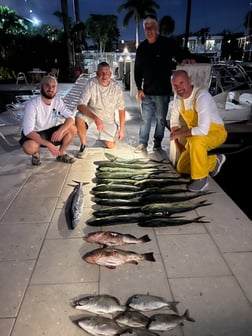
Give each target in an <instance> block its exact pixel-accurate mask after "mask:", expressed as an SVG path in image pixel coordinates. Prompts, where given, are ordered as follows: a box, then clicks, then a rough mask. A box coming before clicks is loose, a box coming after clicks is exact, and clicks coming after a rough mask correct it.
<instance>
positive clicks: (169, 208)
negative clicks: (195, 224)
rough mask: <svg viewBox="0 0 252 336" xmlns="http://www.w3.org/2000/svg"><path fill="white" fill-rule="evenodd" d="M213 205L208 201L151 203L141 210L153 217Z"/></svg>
mask: <svg viewBox="0 0 252 336" xmlns="http://www.w3.org/2000/svg"><path fill="white" fill-rule="evenodd" d="M211 204H212V203H207V200H203V201H200V202H196V203H192V202H191V201H184V202H170V203H151V204H147V205H144V206H143V207H142V208H141V209H142V212H143V213H145V214H149V215H150V214H152V215H154V214H155V215H160V216H163V215H168V214H169V215H171V214H173V213H179V212H185V211H191V210H194V209H197V208H198V207H203V206H207V205H211Z"/></svg>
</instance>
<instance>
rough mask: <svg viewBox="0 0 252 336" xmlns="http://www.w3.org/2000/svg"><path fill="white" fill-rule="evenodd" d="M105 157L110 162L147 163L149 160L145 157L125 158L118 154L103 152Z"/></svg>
mask: <svg viewBox="0 0 252 336" xmlns="http://www.w3.org/2000/svg"><path fill="white" fill-rule="evenodd" d="M104 155H105V157H106V158H107V159H108V160H109V161H112V162H123V163H147V162H149V161H150V160H149V159H145V158H137V159H126V158H120V157H118V156H115V155H113V154H111V153H104Z"/></svg>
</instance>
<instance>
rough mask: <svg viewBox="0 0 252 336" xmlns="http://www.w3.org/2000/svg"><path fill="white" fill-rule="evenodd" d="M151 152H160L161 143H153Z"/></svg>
mask: <svg viewBox="0 0 252 336" xmlns="http://www.w3.org/2000/svg"><path fill="white" fill-rule="evenodd" d="M153 150H154V151H160V150H162V147H161V142H157V141H154V146H153Z"/></svg>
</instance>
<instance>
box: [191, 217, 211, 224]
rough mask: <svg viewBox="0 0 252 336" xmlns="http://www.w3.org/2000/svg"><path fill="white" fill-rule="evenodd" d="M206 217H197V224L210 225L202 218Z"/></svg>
mask: <svg viewBox="0 0 252 336" xmlns="http://www.w3.org/2000/svg"><path fill="white" fill-rule="evenodd" d="M204 217H205V216H199V217H196V218H195V219H194V221H195V222H197V223H210V221H204V220H203V219H202V218H204Z"/></svg>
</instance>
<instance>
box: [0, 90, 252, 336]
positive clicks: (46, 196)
mask: <svg viewBox="0 0 252 336" xmlns="http://www.w3.org/2000/svg"><path fill="white" fill-rule="evenodd" d="M59 89H62V90H65V89H66V87H63V86H60V87H59ZM125 99H126V107H127V121H126V132H125V138H124V139H123V140H122V141H120V142H118V144H117V147H116V148H115V149H113V150H107V149H105V148H104V147H103V146H102V143H101V142H99V141H97V131H96V129H95V128H94V127H93V126H91V127H90V129H89V130H88V151H87V155H86V157H85V158H84V159H77V160H76V162H75V163H74V164H72V165H68V164H63V163H60V162H57V161H56V160H55V158H53V157H52V156H51V155H50V153H49V152H48V151H47V150H43V151H42V165H41V166H38V167H35V166H31V162H30V157H28V156H27V155H26V154H24V153H23V151H22V150H21V149H20V148H19V146H15V143H17V141H18V139H19V133H18V127H16V126H13V127H6V128H1V131H2V132H4V133H5V135H6V137H7V138H8V140H9V141H10V142H12V143H13V144H14V146H13V147H9V146H7V145H5V144H4V143H3V142H2V140H0V141H1V142H0V186H1V189H0V195H1V198H0V230H1V235H0V266H1V268H0V302H1V306H0V335H1V336H45V335H46V336H55V335H60V336H78V335H80V336H81V335H85V334H86V333H85V332H84V331H83V330H82V329H81V328H79V327H78V326H76V325H75V324H74V323H73V322H72V319H73V318H74V317H76V316H82V315H83V314H86V312H84V311H80V310H76V309H74V308H73V307H71V305H70V302H71V300H72V299H73V298H75V297H77V296H80V295H88V294H110V295H114V296H116V297H117V298H118V299H119V300H120V302H121V303H122V304H125V302H126V300H127V298H128V297H129V296H131V295H133V294H136V293H138V294H139V293H140V294H147V293H148V294H151V295H158V296H162V297H163V298H165V299H166V300H168V301H171V300H175V301H179V304H178V306H177V308H178V313H179V314H180V315H181V314H183V313H184V312H185V310H186V309H189V312H190V316H191V317H193V318H194V319H195V322H189V321H185V322H184V326H178V327H176V328H175V329H173V330H171V331H168V332H165V333H163V334H164V335H167V336H168V335H171V336H175V335H176V336H195V335H197V336H249V335H252V285H251V284H252V223H251V221H250V220H249V218H248V217H247V216H246V215H245V214H244V213H243V212H242V211H241V209H240V208H239V207H238V206H237V205H236V204H235V203H234V202H233V201H232V200H231V199H230V198H229V197H228V196H227V195H226V193H225V192H224V191H223V190H222V189H221V188H220V187H219V186H218V184H217V183H216V182H215V181H214V180H213V179H211V178H210V183H209V190H211V191H213V193H212V194H209V195H204V196H201V197H200V198H199V200H203V199H204V200H207V201H209V202H210V203H211V205H208V206H205V207H200V208H198V209H196V210H193V211H190V212H186V213H184V215H185V218H188V219H190V218H195V217H197V216H204V219H205V220H206V221H208V223H192V224H188V225H184V226H173V227H165V228H154V229H153V228H141V227H139V226H138V225H137V224H132V223H127V224H121V225H113V226H108V227H102V228H95V227H91V226H88V225H87V224H86V221H87V220H88V219H89V218H91V217H92V213H93V211H94V209H97V205H96V204H95V201H94V199H93V195H92V194H91V190H92V188H93V186H94V185H95V184H96V183H95V172H96V168H97V166H96V164H95V162H96V161H100V160H106V157H105V153H106V152H109V153H111V154H113V155H116V156H119V157H123V158H136V157H140V155H139V154H135V153H134V148H135V146H136V145H137V144H138V130H139V122H140V114H139V109H138V106H137V104H136V101H135V98H132V97H130V96H129V94H128V93H127V92H125ZM152 132H153V128H152ZM168 135H169V132H168V130H166V135H165V140H164V142H163V150H164V151H163V154H162V155H160V153H156V152H153V151H152V146H153V143H152V141H150V145H149V147H148V153H149V158H151V159H156V160H160V161H162V160H163V159H165V158H166V157H167V158H168V153H169V141H168ZM78 149H79V140H78V137H76V139H75V140H74V142H73V144H72V145H71V146H70V148H69V152H70V153H72V154H73V155H75V154H76V153H77V151H78ZM137 155H138V156H137ZM163 163H164V164H167V165H169V163H168V162H167V160H164V162H163ZM72 180H79V181H85V182H89V184H87V185H85V186H84V192H85V196H84V209H83V213H82V219H81V221H80V223H79V224H78V226H77V227H76V228H75V229H74V230H69V229H68V228H67V224H66V220H65V212H64V209H65V205H66V200H67V198H68V196H69V194H70V193H71V192H72V190H73V187H72V186H71V184H72ZM99 229H103V230H113V231H117V232H121V233H129V234H132V235H135V236H136V237H140V236H143V235H144V234H148V235H149V237H150V238H151V241H150V242H148V243H145V244H138V245H137V246H130V247H128V246H124V247H122V248H123V249H125V250H134V251H135V252H139V253H145V252H153V253H154V257H155V259H156V262H148V261H143V262H140V263H139V264H138V265H133V264H126V265H122V266H119V267H118V268H117V269H115V270H110V269H108V268H105V267H102V266H97V265H92V264H87V263H86V262H85V261H83V260H82V258H81V257H82V255H83V254H84V253H86V252H88V251H90V250H93V249H95V248H97V247H98V245H95V244H90V243H86V242H85V241H84V240H83V236H84V234H85V233H87V232H91V231H96V230H99ZM162 312H163V311H162ZM165 312H168V313H171V311H169V310H165ZM152 314H154V313H153V312H152ZM110 317H111V316H110ZM160 335H162V333H160Z"/></svg>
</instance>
